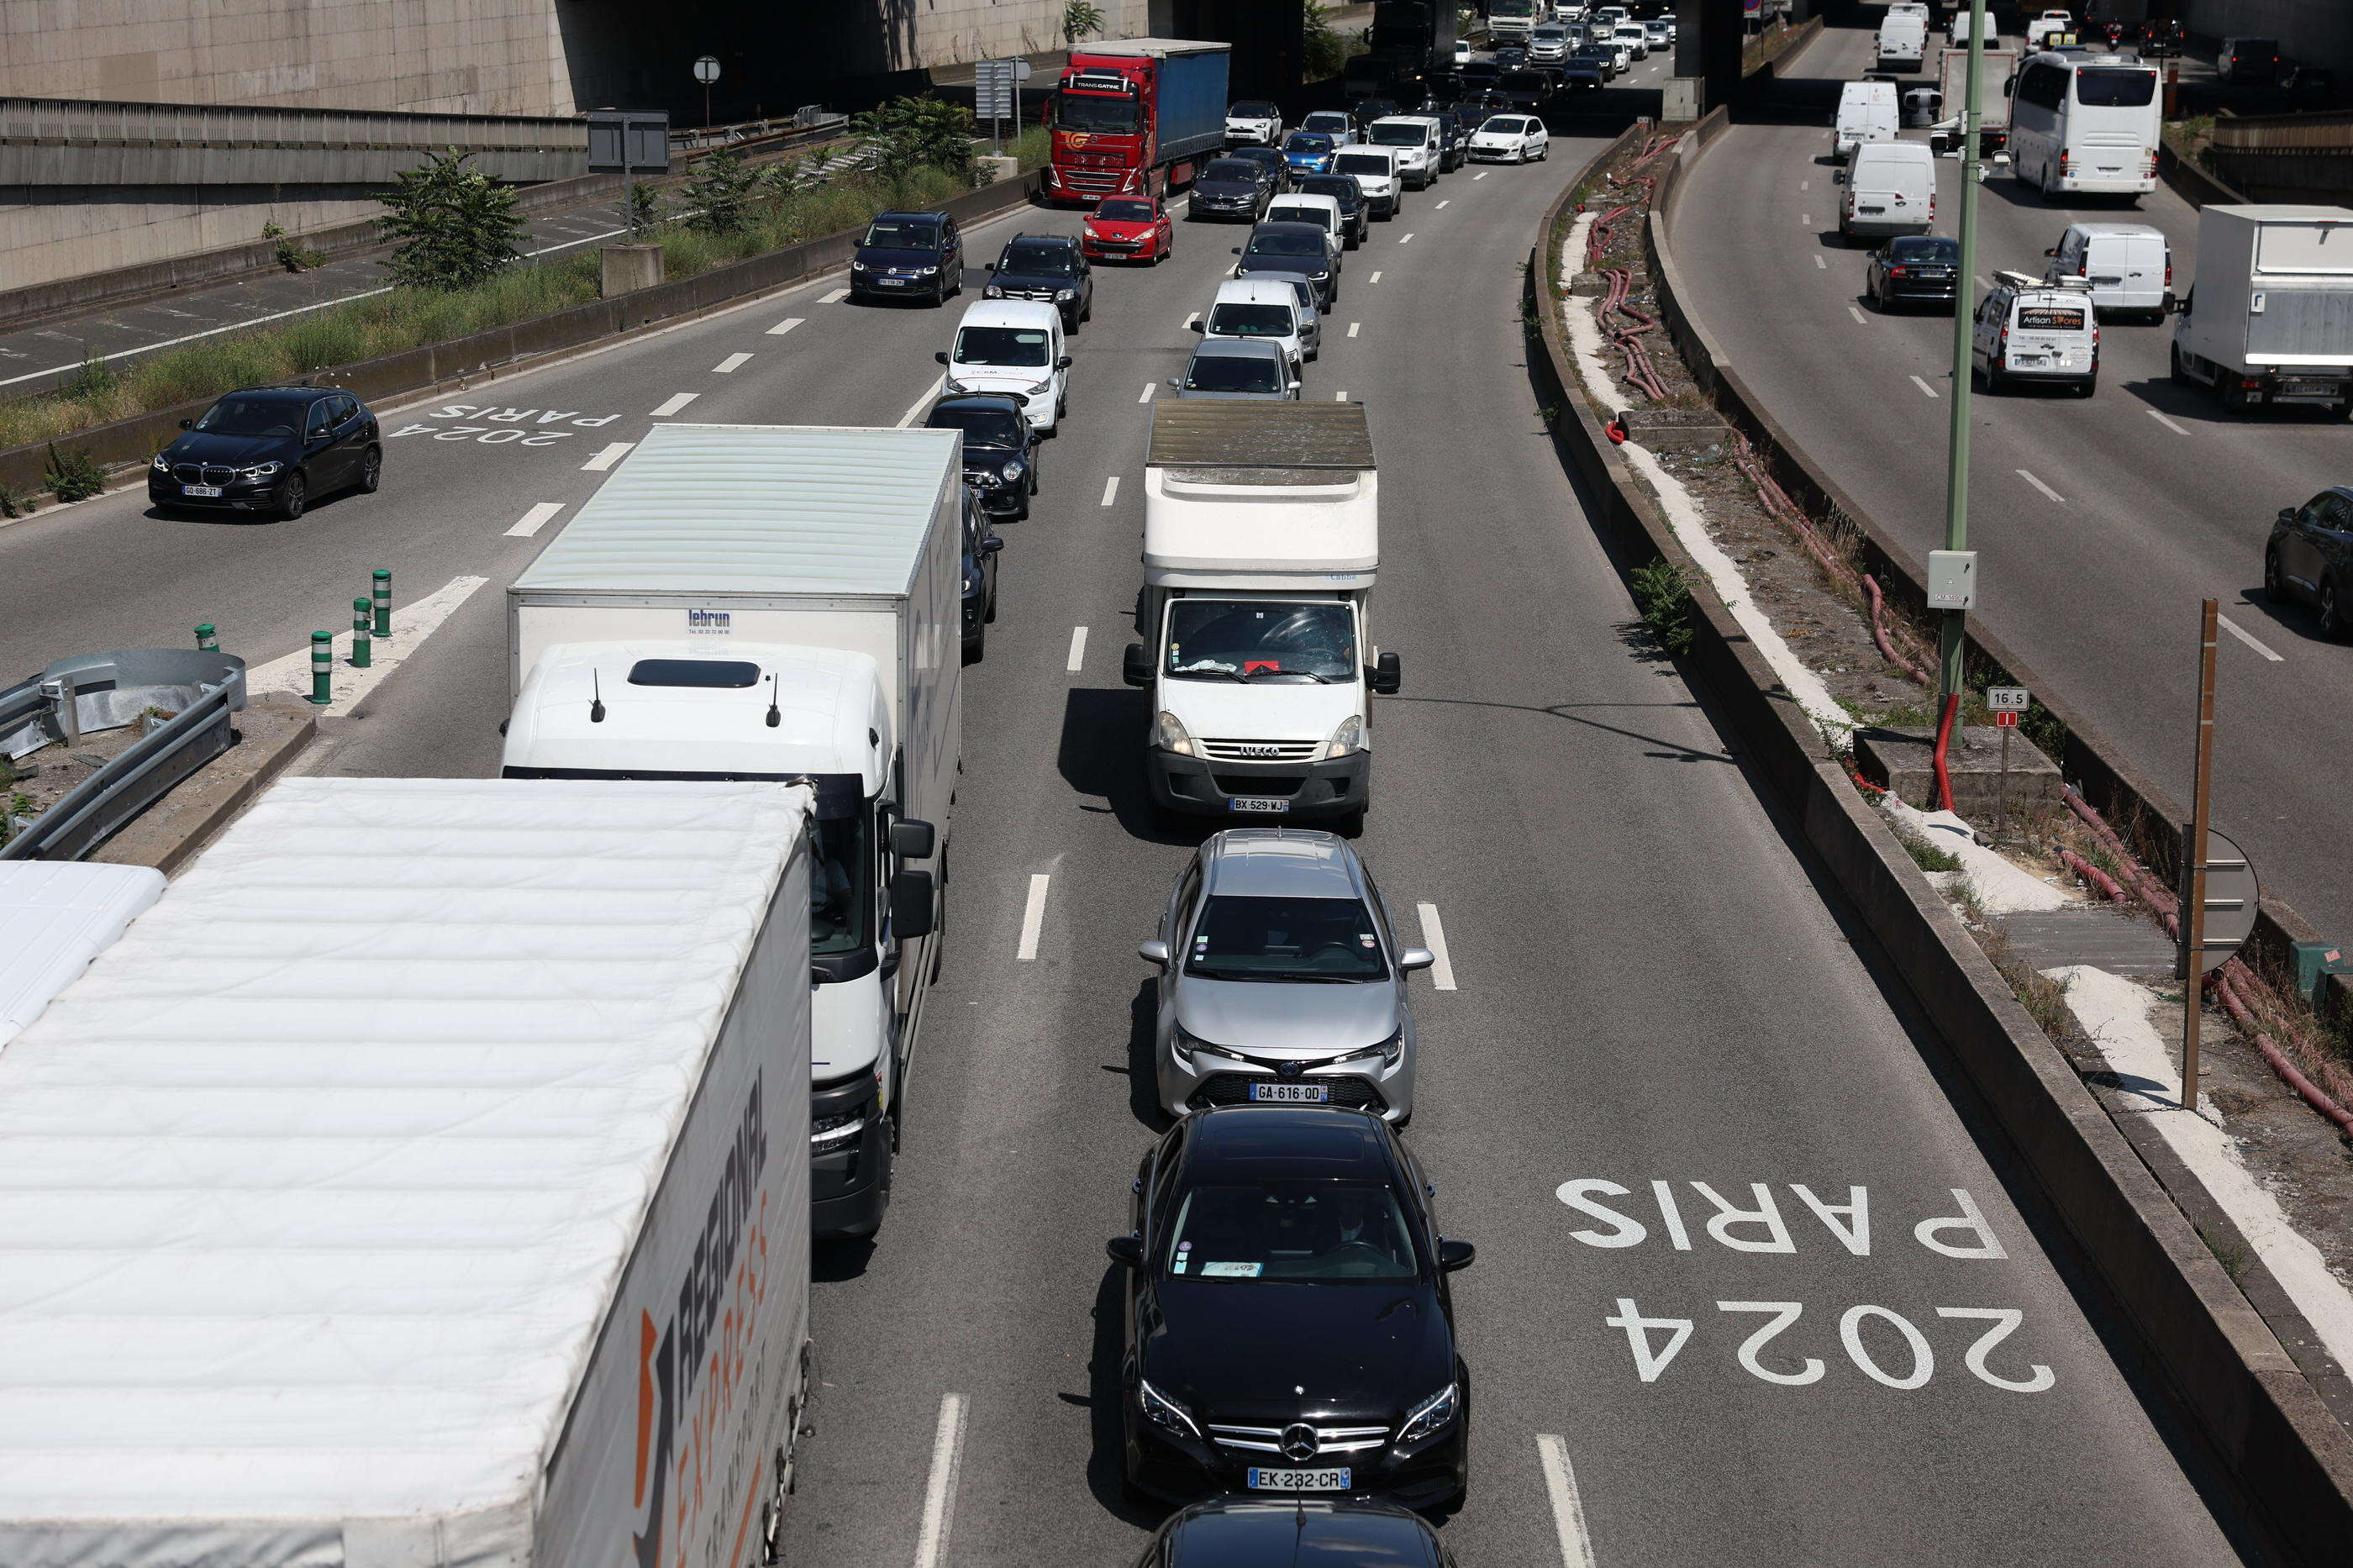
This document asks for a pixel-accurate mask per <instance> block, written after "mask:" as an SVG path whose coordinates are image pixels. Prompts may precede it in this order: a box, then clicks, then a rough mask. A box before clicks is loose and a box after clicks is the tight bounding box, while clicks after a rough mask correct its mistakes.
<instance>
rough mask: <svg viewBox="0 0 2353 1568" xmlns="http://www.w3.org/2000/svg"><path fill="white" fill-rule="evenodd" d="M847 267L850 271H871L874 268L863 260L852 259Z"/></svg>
mask: <svg viewBox="0 0 2353 1568" xmlns="http://www.w3.org/2000/svg"><path fill="white" fill-rule="evenodd" d="M849 269H850V270H851V271H852V272H871V271H873V270H874V268H871V267H870V266H868V265H867V264H866V263H865V262H863V261H853V262H851V263H850V264H849Z"/></svg>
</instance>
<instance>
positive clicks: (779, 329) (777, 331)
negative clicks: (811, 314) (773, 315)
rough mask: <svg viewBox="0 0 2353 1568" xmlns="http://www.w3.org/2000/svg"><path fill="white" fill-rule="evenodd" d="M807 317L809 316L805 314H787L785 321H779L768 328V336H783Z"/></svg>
mask: <svg viewBox="0 0 2353 1568" xmlns="http://www.w3.org/2000/svg"><path fill="white" fill-rule="evenodd" d="M806 320H807V317H804V316H786V318H785V319H784V320H783V321H778V322H777V323H776V325H775V326H773V327H770V328H769V329H768V336H770V337H772V338H781V337H783V336H784V335H785V334H786V332H789V331H792V330H793V329H794V328H795V327H797V326H799V325H800V324H801V322H802V321H806Z"/></svg>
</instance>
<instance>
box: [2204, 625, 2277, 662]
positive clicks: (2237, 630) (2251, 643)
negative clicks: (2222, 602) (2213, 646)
mask: <svg viewBox="0 0 2353 1568" xmlns="http://www.w3.org/2000/svg"><path fill="white" fill-rule="evenodd" d="M2214 621H2215V624H2216V625H2217V626H2221V628H2222V629H2223V630H2224V631H2226V632H2228V633H2230V634H2231V635H2232V637H2236V638H2238V639H2239V640H2240V641H2241V642H2242V643H2245V644H2246V645H2247V646H2248V647H2251V648H2253V649H2254V650H2255V651H2256V652H2257V653H2259V654H2262V655H2263V657H2264V658H2267V659H2270V660H2271V661H2272V662H2273V663H2274V664H2279V663H2282V662H2284V661H2283V660H2282V659H2281V658H2280V656H2279V655H2277V654H2275V653H2274V652H2273V651H2272V650H2271V649H2269V648H2267V647H2264V646H2263V644H2261V643H2259V642H2257V641H2256V640H2255V639H2254V638H2253V637H2249V636H2248V635H2247V633H2246V629H2245V628H2244V627H2243V626H2240V625H2239V623H2238V622H2236V621H2234V620H2232V618H2231V617H2230V616H2215V617H2214Z"/></svg>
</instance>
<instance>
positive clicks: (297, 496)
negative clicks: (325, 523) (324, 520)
mask: <svg viewBox="0 0 2353 1568" xmlns="http://www.w3.org/2000/svg"><path fill="white" fill-rule="evenodd" d="M310 500H311V487H310V486H309V485H308V484H306V483H304V482H303V479H302V472H301V469H299V468H298V469H296V470H295V471H294V472H292V473H290V474H289V475H287V476H286V482H285V483H284V484H282V485H280V486H279V487H278V521H280V522H292V521H294V520H295V519H296V518H298V517H301V515H302V509H303V508H304V507H306V506H308V505H309V504H310Z"/></svg>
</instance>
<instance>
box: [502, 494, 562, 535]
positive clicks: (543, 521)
mask: <svg viewBox="0 0 2353 1568" xmlns="http://www.w3.org/2000/svg"><path fill="white" fill-rule="evenodd" d="M562 510H564V502H562V501H560V500H543V501H542V502H540V503H539V504H538V505H537V506H535V507H533V508H532V509H531V510H529V511H527V512H525V513H523V514H522V516H521V517H520V518H517V519H516V520H515V525H514V526H513V527H512V528H510V529H508V530H507V531H506V537H508V538H509V539H529V538H530V537H531V536H532V535H533V534H534V533H537V532H538V531H540V530H541V529H543V528H545V527H546V526H547V520H548V519H549V518H551V517H554V515H555V514H556V513H557V512H559V511H562Z"/></svg>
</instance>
